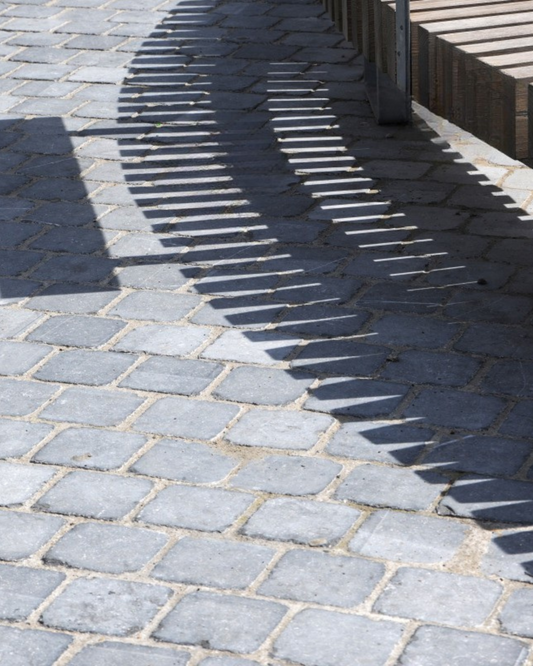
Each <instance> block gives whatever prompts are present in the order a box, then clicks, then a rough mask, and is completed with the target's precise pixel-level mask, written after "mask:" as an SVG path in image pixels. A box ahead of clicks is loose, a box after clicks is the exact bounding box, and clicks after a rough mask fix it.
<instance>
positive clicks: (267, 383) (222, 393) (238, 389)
mask: <svg viewBox="0 0 533 666" xmlns="http://www.w3.org/2000/svg"><path fill="white" fill-rule="evenodd" d="M314 379H315V378H314V377H313V375H310V374H308V373H306V372H297V371H296V372H295V371H288V370H276V369H273V368H257V367H240V368H235V369H234V370H232V371H231V372H230V374H229V375H228V376H227V377H226V378H225V379H224V380H223V381H222V383H221V384H219V385H218V386H217V387H216V389H215V390H214V393H213V395H214V396H215V397H217V398H221V399H222V400H233V401H236V402H247V403H252V404H254V405H284V404H287V403H289V402H293V401H294V400H297V399H298V398H300V397H301V396H302V395H303V394H304V393H305V391H306V390H307V389H308V388H309V386H311V384H312V383H313V381H314Z"/></svg>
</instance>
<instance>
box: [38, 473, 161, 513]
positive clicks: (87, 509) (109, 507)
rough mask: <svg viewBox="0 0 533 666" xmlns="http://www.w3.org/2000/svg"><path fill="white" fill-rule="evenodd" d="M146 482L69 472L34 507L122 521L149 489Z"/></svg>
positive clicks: (112, 476) (145, 480)
mask: <svg viewBox="0 0 533 666" xmlns="http://www.w3.org/2000/svg"><path fill="white" fill-rule="evenodd" d="M152 485H153V484H152V483H151V482H150V481H148V480H147V479H134V478H130V477H122V476H115V475H113V474H102V473H98V472H85V471H80V472H70V473H69V474H67V476H65V477H63V478H62V479H60V481H59V482H58V483H57V484H56V485H55V486H54V487H53V488H51V489H50V490H49V491H48V492H47V493H46V494H45V495H44V496H43V497H41V499H40V500H39V501H38V502H37V503H36V504H35V508H37V509H40V510H42V511H50V512H52V513H62V514H65V515H67V516H85V517H87V518H100V519H102V520H113V519H115V520H116V519H119V518H123V517H124V516H125V515H126V514H127V513H129V512H130V511H132V510H133V509H134V508H135V507H136V506H137V504H138V503H139V502H140V501H141V500H142V499H143V497H145V496H146V495H147V494H148V493H149V492H150V490H151V489H152Z"/></svg>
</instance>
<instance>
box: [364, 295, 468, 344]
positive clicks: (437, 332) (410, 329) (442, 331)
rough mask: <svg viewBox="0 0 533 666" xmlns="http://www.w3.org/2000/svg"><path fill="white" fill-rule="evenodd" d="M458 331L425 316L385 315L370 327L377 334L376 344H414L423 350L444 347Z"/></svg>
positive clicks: (452, 325) (453, 327) (453, 326)
mask: <svg viewBox="0 0 533 666" xmlns="http://www.w3.org/2000/svg"><path fill="white" fill-rule="evenodd" d="M374 307H376V305H374ZM458 331H459V326H458V325H457V324H449V323H448V324H445V325H444V324H443V322H442V321H440V320H438V319H431V318H430V317H427V316H426V317H413V316H408V315H385V316H383V317H382V318H381V319H378V321H377V322H376V323H375V324H374V325H373V326H372V332H373V333H377V336H376V337H375V341H376V342H379V343H381V344H386V345H395V346H396V345H401V346H404V345H408V346H411V345H413V343H414V344H416V346H417V347H422V348H423V349H438V348H439V347H442V346H444V345H445V344H446V343H447V342H448V341H449V340H451V339H452V338H453V337H454V336H455V335H456V334H457V332H458Z"/></svg>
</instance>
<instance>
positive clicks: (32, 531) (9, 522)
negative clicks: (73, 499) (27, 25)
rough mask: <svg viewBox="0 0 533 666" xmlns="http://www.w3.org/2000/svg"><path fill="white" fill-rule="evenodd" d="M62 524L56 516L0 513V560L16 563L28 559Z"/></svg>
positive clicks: (11, 512) (12, 512) (13, 512)
mask: <svg viewBox="0 0 533 666" xmlns="http://www.w3.org/2000/svg"><path fill="white" fill-rule="evenodd" d="M64 524H65V521H64V520H63V519H62V518H59V517H58V516H46V515H39V514H37V513H22V512H19V511H0V559H2V560H6V561H8V562H16V561H18V560H24V559H25V558H26V557H30V555H33V553H35V552H36V551H37V550H39V548H41V547H42V546H44V544H45V543H46V542H47V541H49V540H50V539H51V538H52V537H53V536H54V535H55V533H56V532H58V531H59V530H60V529H61V528H62V527H63V525H64Z"/></svg>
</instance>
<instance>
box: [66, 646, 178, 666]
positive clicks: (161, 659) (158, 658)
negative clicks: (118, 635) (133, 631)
mask: <svg viewBox="0 0 533 666" xmlns="http://www.w3.org/2000/svg"><path fill="white" fill-rule="evenodd" d="M188 660H189V654H188V653H187V652H179V651H178V650H172V649H169V648H158V647H152V646H150V647H144V646H142V645H130V644H129V643H113V642H111V641H104V642H103V643H97V644H96V645H89V646H87V647H85V648H83V650H82V651H81V652H79V653H78V654H77V655H75V657H74V658H73V659H71V660H70V664H71V665H72V666H101V665H102V664H105V665H106V666H185V664H186V663H187V662H188Z"/></svg>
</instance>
